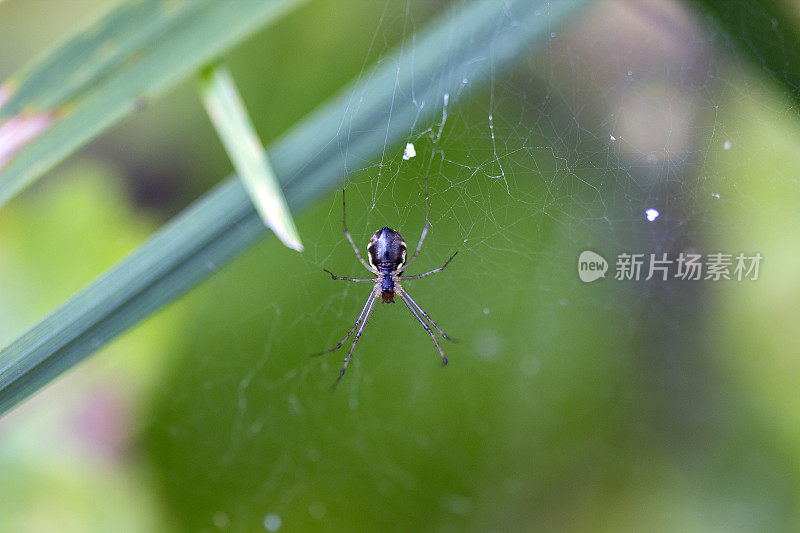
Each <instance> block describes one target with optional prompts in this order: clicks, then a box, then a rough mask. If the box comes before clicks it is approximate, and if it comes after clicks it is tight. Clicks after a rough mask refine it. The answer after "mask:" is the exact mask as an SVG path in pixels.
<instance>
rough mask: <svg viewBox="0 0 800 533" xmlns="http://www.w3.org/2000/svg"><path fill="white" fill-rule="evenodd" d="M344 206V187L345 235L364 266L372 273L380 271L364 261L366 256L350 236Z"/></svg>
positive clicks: (343, 221)
mask: <svg viewBox="0 0 800 533" xmlns="http://www.w3.org/2000/svg"><path fill="white" fill-rule="evenodd" d="M344 206H345V204H344V189H342V229H343V230H344V236H345V237H347V240H348V241H350V246H352V247H353V251H354V252H355V253H356V257H358V260H359V261H361V264H362V265H364V268H366V269H367V270H369V271H370V272H372V273H375V274H377V273H378V271H377V270H376V269H375V268H373V267H371V266H369V264H367V262H366V261H364V258H363V257H361V253H360V252H359V251H358V246H356V243H355V242H353V237H351V236H350V232H349V231H347V219H346V213H347V211H346V210H345V207H344Z"/></svg>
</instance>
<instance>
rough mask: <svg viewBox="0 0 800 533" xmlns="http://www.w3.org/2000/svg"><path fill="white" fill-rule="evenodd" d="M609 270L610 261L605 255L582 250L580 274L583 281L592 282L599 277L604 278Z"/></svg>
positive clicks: (579, 265)
mask: <svg viewBox="0 0 800 533" xmlns="http://www.w3.org/2000/svg"><path fill="white" fill-rule="evenodd" d="M607 270H608V263H607V262H606V260H605V259H603V256H601V255H598V254H596V253H594V252H592V251H590V250H586V251H584V252H581V256H580V257H579V258H578V276H579V277H580V278H581V281H583V282H585V283H591V282H592V281H594V280H596V279H598V278H604V277H606V271H607Z"/></svg>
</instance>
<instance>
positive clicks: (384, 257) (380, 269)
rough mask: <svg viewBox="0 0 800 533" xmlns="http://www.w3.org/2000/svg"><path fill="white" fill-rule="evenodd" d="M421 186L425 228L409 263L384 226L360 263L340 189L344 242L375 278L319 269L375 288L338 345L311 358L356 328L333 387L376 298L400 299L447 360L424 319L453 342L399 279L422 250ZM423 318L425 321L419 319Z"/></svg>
mask: <svg viewBox="0 0 800 533" xmlns="http://www.w3.org/2000/svg"><path fill="white" fill-rule="evenodd" d="M425 185H426V187H425V189H426V194H425V227H424V228H423V229H422V235H421V236H420V238H419V244H417V249H416V251H415V252H414V255H413V256H412V257H411V260H410V261H406V251H407V250H406V243H405V241H404V240H403V236H402V235H400V233H398V232H397V231H395V230H393V229H392V228H389V227H385V226H384V227H383V228H381V229H379V230H378V231H376V232H375V234H374V235H373V236H372V237H371V238H370V239H369V242H368V243H367V259H368V260H369V263H367V262H366V261H364V258H363V257H361V253H359V251H358V247H357V246H356V244H355V242H353V237H351V236H350V232H349V231H347V220H346V209H345V199H344V190H342V230H344V235H345V237H347V240H348V241H350V245H351V246H352V247H353V251H354V252H355V253H356V257H358V260H359V261H360V262H361V264H362V265H364V268H366V269H367V270H369V271H370V272H372V273H373V274H375V277H374V278H366V279H357V278H348V277H344V276H336V275H334V273H333V272H331V271H330V270H328V269H323V270H324V271H325V272H327V273H328V274H330V275H331V279H334V280H343V281H353V282H356V283H374V284H375V285H374V286H373V287H372V291H371V292H370V293H369V296H368V297H367V302H366V303H365V304H364V307H363V308H362V309H361V313H360V314H359V315H358V318H357V319H356V323H355V324H353V327H352V328H350V331H348V332H347V335H345V336H344V338H342V340H340V341H339V343H338V344H337V345H336V346H334V347H333V348H331V349H330V350H325V351H324V352H321V353H318V354H314V356H319V355H325V354H327V353H331V352H333V351H336V350H338V349H339V348H341V347H342V345H344V343H345V341H346V340H347V339H348V338H349V337H350V335H352V334H353V332H354V331H356V328H358V331H356V336H355V337H354V338H353V344H351V345H350V351H349V352H348V354H347V357H345V358H344V365H343V366H342V369H341V370H340V371H339V376H338V377H337V378H336V382H335V383H334V384H333V386H334V387H336V385H338V383H339V381H340V380H341V379H342V377H343V376H344V373H345V372H346V371H347V365H349V364H350V358H351V357H352V356H353V350H355V348H356V343H358V339H359V338H360V337H361V334H362V333H363V332H364V326H366V324H367V320H368V319H369V317H370V315H371V314H372V310H373V308H374V307H375V302H376V301H377V299H378V298H379V297H380V298H381V300H382V302H383V303H394V298H395V295H397V296H399V297H400V299H401V300H403V303H404V304H406V307H408V309H409V311H411V314H412V315H413V316H414V318H416V319H417V321H418V322H419V323H420V324H421V325H422V327H423V328H425V331H427V332H428V334H429V335H430V336H431V339H433V344H435V345H436V349H437V350H439V355H441V356H442V364H443V365H446V364H447V357H445V355H444V351H443V350H442V347H441V346H440V345H439V341H438V340H437V339H436V335H434V333H433V331H432V330H431V328H430V326H428V324H427V323H426V322H425V320H427V321H428V322H430V323H431V325H433V327H434V328H436V330H437V331H438V332H439V333H440V334H441V335H442V337H444V338H445V339H447V340H449V341H451V342H456V341H455V340H454V339H452V338H451V337H448V336H447V333H445V332H444V330H442V328H440V327H439V326H438V325H437V324H436V322H434V321H433V319H432V318H431V317H430V316H428V313H426V312H425V311H424V310H423V309H422V307H421V306H420V305H419V304H418V303H417V302H416V301H415V300H414V298H412V297H411V295H410V294H408V291H407V290H405V289H404V288H403V286H402V285H401V284H400V276H402V275H403V273H404V272H405V270H406V269H407V268H408V267H409V266H411V263H413V262H414V260H415V259H416V258H417V256H418V255H419V251H420V249H421V248H422V241H424V240H425V236H426V235H427V234H428V229H429V228H430V222H429V221H428V210H429V204H428V195H427V183H426V184H425ZM456 254H458V252H457V251H456V253H454V254H453V255H452V256H451V257H450V259H448V260H447V261H446V262H445V263H444V264H443V265H442V266H440V267H439V268H434V269H433V270H431V271H428V272H425V273H424V274H417V275H415V276H404V277H403V280H408V279H419V278H424V277H425V276H430V275H431V274H435V273H436V272H441V271H442V270H444V269H445V267H446V266H447V265H448V264H450V261H452V260H453V258H454V257H455V256H456ZM420 315H421V316H420ZM423 317H424V318H425V320H423Z"/></svg>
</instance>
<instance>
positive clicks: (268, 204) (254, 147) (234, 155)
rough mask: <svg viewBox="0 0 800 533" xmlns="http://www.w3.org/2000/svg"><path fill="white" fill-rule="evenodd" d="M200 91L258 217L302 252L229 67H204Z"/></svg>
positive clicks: (282, 240)
mask: <svg viewBox="0 0 800 533" xmlns="http://www.w3.org/2000/svg"><path fill="white" fill-rule="evenodd" d="M200 93H201V96H202V99H203V104H204V105H205V107H206V111H207V112H208V116H209V117H211V122H213V123H214V127H215V128H216V129H217V134H218V135H219V136H220V139H222V144H223V145H225V150H226V151H227V152H228V156H229V157H230V158H231V161H232V162H233V167H234V168H235V169H236V173H237V174H238V175H239V177H240V178H241V179H242V184H243V185H244V188H245V190H246V191H247V192H248V194H249V195H250V199H251V200H252V201H253V206H254V207H255V208H256V211H258V214H259V215H260V216H261V220H263V221H264V224H266V226H267V227H268V228H270V229H271V230H272V231H274V232H275V235H277V236H278V238H279V239H280V240H281V242H282V243H283V244H285V245H286V246H288V247H289V248H292V249H294V250H297V251H298V252H302V251H303V245H302V243H301V242H300V236H299V235H298V234H297V228H295V225H294V221H293V220H292V214H291V213H290V212H289V207H288V206H287V205H286V199H285V198H284V197H283V192H282V191H281V186H280V184H279V183H278V178H277V177H275V172H273V170H272V165H271V164H270V162H269V158H268V157H267V153H266V152H265V151H264V147H263V146H261V141H260V140H259V139H258V134H256V131H255V127H254V126H253V123H252V122H251V121H250V116H249V115H248V114H247V110H246V109H245V106H244V103H243V102H242V99H241V96H239V91H237V90H236V84H235V83H234V81H233V77H232V76H231V74H230V72H229V71H228V69H226V68H224V67H222V66H215V67H212V68H209V69H206V70H205V71H204V72H203V74H202V76H201V79H200Z"/></svg>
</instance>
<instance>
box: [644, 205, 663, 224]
mask: <svg viewBox="0 0 800 533" xmlns="http://www.w3.org/2000/svg"><path fill="white" fill-rule="evenodd" d="M660 214H661V213H659V212H658V209H653V208H652V207H651V208H650V209H648V210H647V211H645V212H644V216H646V217H647V220H648V221H649V222H653V221H654V220H655V219H657V218H658V215H660Z"/></svg>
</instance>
